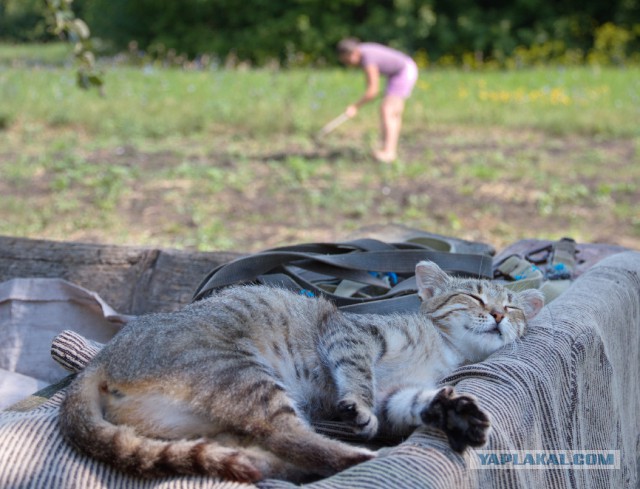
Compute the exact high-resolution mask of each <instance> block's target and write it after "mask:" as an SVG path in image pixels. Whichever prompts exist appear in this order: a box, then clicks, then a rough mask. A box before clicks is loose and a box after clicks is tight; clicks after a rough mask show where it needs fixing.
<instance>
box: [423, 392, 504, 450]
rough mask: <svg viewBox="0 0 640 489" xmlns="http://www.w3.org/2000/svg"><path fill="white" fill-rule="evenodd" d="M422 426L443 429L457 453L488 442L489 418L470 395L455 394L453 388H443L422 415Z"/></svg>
mask: <svg viewBox="0 0 640 489" xmlns="http://www.w3.org/2000/svg"><path fill="white" fill-rule="evenodd" d="M421 417H422V421H423V422H424V423H425V424H429V425H433V426H437V427H438V428H440V429H442V430H443V431H444V432H445V433H446V434H447V438H448V440H449V445H451V448H453V449H454V450H455V451H457V452H462V451H463V450H464V449H465V448H466V447H467V446H469V445H470V446H472V447H479V446H482V445H484V444H485V443H486V442H487V436H488V434H489V427H490V425H491V423H490V422H489V416H488V415H487V413H485V412H484V411H483V410H482V409H481V408H480V407H479V406H478V402H477V401H476V399H475V398H474V397H472V396H469V395H464V394H463V395H458V394H456V392H455V391H454V389H453V387H449V386H447V387H443V388H442V389H440V391H438V393H437V394H436V395H435V397H434V398H433V400H432V401H431V402H430V403H429V405H428V406H427V407H426V408H425V409H424V410H423V411H422V413H421Z"/></svg>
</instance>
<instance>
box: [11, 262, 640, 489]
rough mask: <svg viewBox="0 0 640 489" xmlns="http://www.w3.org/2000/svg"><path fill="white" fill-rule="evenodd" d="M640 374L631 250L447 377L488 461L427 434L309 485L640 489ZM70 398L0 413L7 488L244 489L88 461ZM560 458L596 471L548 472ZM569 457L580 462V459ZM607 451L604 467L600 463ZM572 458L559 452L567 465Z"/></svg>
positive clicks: (638, 288)
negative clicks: (468, 409)
mask: <svg viewBox="0 0 640 489" xmlns="http://www.w3.org/2000/svg"><path fill="white" fill-rule="evenodd" d="M79 354H86V352H82V351H80V352H79ZM639 377H640V253H637V252H628V253H621V254H618V255H614V256H612V257H609V258H607V259H605V260H603V261H602V262H600V263H598V264H597V265H596V266H594V267H593V268H591V269H590V270H588V271H587V272H586V273H584V274H583V275H582V276H581V277H580V278H579V279H577V280H576V282H575V283H574V284H573V285H572V287H571V288H570V289H569V290H568V291H567V292H565V293H564V294H563V295H562V296H561V297H560V298H559V299H557V300H556V301H554V302H553V303H551V304H550V305H549V306H548V307H545V309H544V310H543V311H542V312H541V314H540V315H539V316H538V317H537V318H536V319H535V320H534V321H533V323H532V324H531V327H530V330H529V332H528V334H527V335H526V336H525V338H524V339H523V341H522V342H520V343H518V344H517V345H516V346H515V347H513V348H508V349H505V350H502V351H500V352H497V353H496V354H495V355H493V356H492V357H491V358H489V359H488V360H487V361H485V362H482V363H480V364H475V365H470V366H467V367H463V368H460V369H458V370H457V371H456V372H455V373H454V375H452V376H451V377H450V378H449V379H445V381H444V382H446V383H448V384H455V385H456V388H457V390H458V391H460V392H467V393H471V394H474V395H475V396H477V397H478V398H479V399H480V402H481V404H482V405H483V406H484V407H485V409H486V410H487V411H488V412H489V413H491V416H492V426H493V429H492V433H491V436H490V439H489V443H488V445H487V446H486V447H484V448H483V450H484V451H483V452H481V451H478V450H467V451H466V452H465V453H464V454H463V455H459V454H457V453H455V452H453V451H452V450H450V449H449V448H448V446H447V443H446V440H445V438H444V437H443V435H442V434H441V433H439V432H438V431H437V430H431V429H424V430H418V431H417V432H415V433H414V434H413V435H412V436H411V437H410V438H409V439H408V440H406V441H405V442H404V443H402V444H400V445H399V446H397V447H394V448H391V449H389V450H388V451H387V452H386V453H385V455H384V456H381V457H380V458H378V459H376V460H373V461H370V462H367V463H365V464H362V465H360V466H356V467H353V468H352V469H350V470H347V471H345V472H343V473H341V474H338V475H336V476H334V477H331V478H329V479H325V480H323V481H319V482H317V483H314V484H311V485H310V486H309V487H314V488H345V487H349V488H357V487H362V488H365V487H366V488H371V487H380V488H390V487H398V488H410V487H421V488H426V487H434V488H435V487H438V488H448V487H450V488H471V487H479V488H490V487H496V488H503V487H504V488H511V487H525V488H526V487H531V488H534V487H535V488H544V487H548V488H595V487H602V488H610V487H616V488H625V487H628V488H632V487H637V486H638V484H639V482H640V476H639V474H638V470H639V467H640V464H639V459H638V455H639V453H640V415H639V414H638V407H639V406H640V382H639V380H640V379H639ZM61 396H62V393H60V394H59V395H56V396H54V397H53V398H52V399H51V400H50V401H48V402H47V403H45V404H43V405H42V406H40V407H38V408H35V409H32V410H29V411H24V412H18V411H4V412H2V413H0V487H11V488H14V487H16V488H17V487H34V488H35V487H65V488H82V489H84V488H88V487H89V488H98V487H99V488H102V487H104V488H107V487H109V488H111V487H165V488H178V487H180V488H183V487H194V488H203V487H216V488H217V489H220V488H230V487H243V486H242V485H239V484H231V483H223V482H220V483H214V482H213V481H212V480H210V479H206V478H174V479H164V480H161V481H141V480H137V479H133V478H130V477H128V476H125V475H122V474H120V473H117V472H115V471H113V470H111V469H110V468H108V467H106V466H104V465H102V464H99V463H96V462H94V461H92V460H89V459H86V458H84V457H82V456H80V455H78V454H77V453H76V452H74V451H73V450H72V449H71V448H70V447H68V446H67V445H66V444H65V443H64V441H63V440H62V439H61V437H60V436H59V434H58V431H57V426H56V413H57V405H58V403H59V401H60V399H61ZM553 451H561V452H562V454H565V453H566V454H567V456H568V457H569V459H570V460H574V461H575V460H583V461H585V460H586V461H589V460H592V461H594V463H593V464H590V463H584V464H582V465H576V466H573V467H569V466H566V465H555V464H547V463H544V461H545V460H546V461H547V462H548V461H549V460H550V458H549V456H550V455H551V454H553V453H555V452H553ZM569 451H573V454H574V455H576V456H578V457H581V458H578V459H571V458H570V454H569ZM540 452H542V453H543V454H546V455H545V456H544V457H543V458H542V459H539V460H538V461H537V462H536V463H533V464H531V463H530V464H526V463H525V464H524V465H518V466H512V465H510V464H504V465H500V464H499V463H498V464H496V463H490V461H491V460H500V461H506V460H507V458H505V457H510V456H513V455H514V454H518V455H520V456H521V457H522V458H521V459H520V460H521V461H526V460H527V458H526V457H527V455H528V456H529V457H532V456H533V455H535V454H538V455H539V454H540ZM596 453H600V454H601V455H602V454H604V459H601V460H600V461H598V459H597V458H590V457H592V456H596V455H595V454H596ZM490 454H493V455H494V456H495V457H501V458H491V457H490ZM562 454H556V455H557V457H560V458H559V459H560V460H562V461H564V460H565V459H564V458H561V455H562ZM608 454H613V455H612V457H610V456H609V455H608ZM545 457H546V458H545ZM528 460H531V458H529V459H528ZM540 460H542V462H541V461H540ZM553 460H556V459H553ZM595 462H602V463H595ZM616 467H619V468H616ZM260 485H261V487H265V488H287V487H293V486H292V485H290V484H287V483H284V482H281V481H265V482H263V483H261V484H260ZM244 487H247V486H244Z"/></svg>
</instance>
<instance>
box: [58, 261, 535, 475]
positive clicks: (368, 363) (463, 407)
mask: <svg viewBox="0 0 640 489" xmlns="http://www.w3.org/2000/svg"><path fill="white" fill-rule="evenodd" d="M416 277H417V283H418V290H419V295H420V296H421V298H422V299H423V304H422V307H421V311H420V312H419V313H415V314H401V315H392V316H379V315H357V314H347V313H343V312H341V311H339V310H338V309H337V308H336V307H335V306H334V305H333V304H332V303H330V302H328V301H326V300H324V299H320V298H318V299H312V298H307V297H304V296H302V295H297V294H295V293H293V292H291V291H287V290H283V289H278V288H270V287H264V286H243V287H235V288H229V289H225V290H222V291H220V292H219V293H218V294H217V295H215V296H213V297H211V298H209V299H205V300H202V301H200V302H197V303H195V304H191V305H189V306H187V307H185V308H184V309H182V310H180V311H177V312H174V313H167V314H154V315H148V316H143V317H139V318H137V319H134V320H133V321H132V322H130V323H129V324H128V325H127V326H126V327H125V328H124V329H123V330H122V331H121V332H120V333H119V334H118V335H117V336H116V337H115V338H114V339H113V340H112V341H111V342H110V343H109V344H108V345H106V346H105V348H104V349H103V350H102V351H101V352H100V353H99V354H98V356H97V357H96V358H95V359H94V360H93V361H92V362H91V364H90V365H89V367H87V369H86V370H85V371H84V372H83V373H82V374H80V375H79V377H78V378H77V379H76V380H75V381H74V383H73V384H72V385H71V387H70V388H69V390H68V394H67V397H66V400H65V401H64V403H63V405H62V408H61V412H60V426H61V428H62V431H63V433H64V434H65V435H66V438H67V439H68V440H69V441H70V442H71V443H72V444H74V445H75V446H76V447H78V448H79V449H80V450H81V451H83V452H85V453H87V454H89V455H91V456H93V457H96V458H98V459H99V460H102V461H104V462H107V463H110V464H113V465H114V466H116V467H118V468H120V469H122V470H126V471H129V472H133V473H135V474H140V475H143V476H160V475H166V474H175V473H181V474H193V473H196V474H197V473H203V474H209V475H212V476H219V477H223V478H228V479H234V480H239V481H255V480H259V479H262V478H265V477H279V478H287V479H292V480H302V479H304V478H306V477H307V476H324V475H329V474H332V473H335V472H337V471H340V470H342V469H345V468H347V467H349V466H351V465H354V464H357V463H360V462H363V461H365V460H368V459H370V458H372V457H374V456H375V453H374V452H372V451H369V450H367V449H364V448H358V447H354V446H351V445H348V444H346V443H342V442H339V441H336V440H332V439H329V438H327V437H325V436H322V435H320V434H317V433H315V432H314V431H313V429H312V428H311V427H310V421H312V420H329V419H335V418H336V417H338V418H341V419H343V420H344V421H347V422H348V423H350V424H351V426H352V427H353V430H354V431H355V432H357V433H360V434H361V435H362V437H363V438H365V439H366V438H370V437H372V436H374V435H375V434H376V433H378V432H381V431H385V432H393V433H399V434H405V433H407V434H408V433H410V432H411V430H413V429H414V428H415V427H416V426H419V425H420V424H422V423H430V424H435V425H436V426H439V427H441V428H442V429H444V430H445V432H446V433H447V435H448V437H449V440H450V442H451V445H452V447H453V448H454V449H456V450H462V449H464V448H465V447H466V446H467V445H474V446H478V445H481V444H483V443H484V442H485V441H486V436H487V431H488V428H489V420H488V417H487V415H486V414H485V413H484V412H483V411H482V410H481V409H480V408H479V407H478V405H477V403H476V401H475V399H474V398H472V397H470V396H465V395H458V394H456V393H455V392H454V391H453V389H452V388H450V387H445V388H442V389H439V390H438V389H436V382H437V381H438V379H440V378H442V377H443V376H445V375H446V374H448V373H450V372H451V371H452V370H453V369H455V368H456V367H457V366H459V365H461V364H463V363H465V362H474V361H479V360H482V359H484V358H486V357H487V356H488V355H489V354H491V353H492V352H493V351H495V350H497V349H498V348H500V347H501V346H503V345H505V344H507V343H510V342H512V341H514V340H515V339H516V338H518V337H519V336H521V335H522V334H523V333H524V330H525V324H526V320H527V319H528V318H530V317H533V316H534V315H535V314H536V313H537V312H538V310H539V309H540V307H542V303H543V299H542V296H541V294H540V293H539V292H537V291H533V290H532V291H526V292H520V293H513V292H509V291H507V290H505V289H504V288H502V287H500V286H499V285H496V284H495V283H492V282H490V281H481V280H469V279H457V278H451V277H449V276H448V275H447V274H445V273H444V272H443V271H442V270H441V269H440V268H439V267H438V266H437V265H435V264H433V263H431V262H421V263H419V264H418V265H417V267H416Z"/></svg>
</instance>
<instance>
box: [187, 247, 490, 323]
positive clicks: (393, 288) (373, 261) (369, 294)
mask: <svg viewBox="0 0 640 489" xmlns="http://www.w3.org/2000/svg"><path fill="white" fill-rule="evenodd" d="M425 243H428V244H425ZM436 247H437V248H438V249H440V250H443V249H450V248H451V247H450V246H448V243H447V242H446V240H442V239H437V238H422V239H415V240H412V241H405V242H402V243H386V242H383V241H379V240H375V239H358V240H354V241H347V242H343V243H307V244H299V245H294V246H284V247H280V248H273V249H269V250H265V251H262V252H260V253H256V254H253V255H248V256H245V257H241V258H238V259H236V260H234V261H232V262H230V263H227V264H225V265H221V266H219V267H217V268H215V269H214V270H212V271H211V272H210V273H209V274H208V275H207V276H206V277H205V278H204V280H203V281H202V282H201V283H200V285H199V286H198V288H197V289H196V292H195V294H194V297H193V300H194V301H197V300H200V299H203V298H205V297H208V296H209V295H211V294H212V293H213V292H214V291H215V290H217V289H220V288H223V287H228V286H231V285H239V284H270V285H277V286H280V287H286V288H289V289H292V290H294V291H297V292H298V293H300V294H304V295H308V296H324V297H327V298H329V299H331V300H332V301H334V302H335V304H336V305H337V306H338V307H340V308H341V309H343V310H346V311H351V312H359V313H376V314H388V313H393V312H400V311H407V310H416V309H418V308H419V304H420V300H419V298H418V297H417V295H416V281H415V267H416V264H417V263H418V262H419V261H421V260H430V261H433V262H435V263H437V264H438V265H439V266H440V267H441V268H442V269H443V270H445V271H446V272H448V273H450V274H452V275H457V276H464V277H474V278H492V277H493V269H492V257H491V255H490V254H489V252H487V253H458V252H451V251H438V250H437V249H436ZM487 248H488V247H487ZM488 249H490V248H488Z"/></svg>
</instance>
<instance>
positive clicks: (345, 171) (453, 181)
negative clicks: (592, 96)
mask: <svg viewBox="0 0 640 489" xmlns="http://www.w3.org/2000/svg"><path fill="white" fill-rule="evenodd" d="M362 140H363V135H362V134H357V133H355V134H346V135H344V134H343V135H342V136H339V137H333V138H332V139H330V140H329V141H327V142H325V143H323V144H312V143H310V142H307V143H304V142H300V140H296V141H294V140H292V139H287V138H286V137H281V138H274V139H273V140H271V141H268V142H265V141H258V142H256V141H251V140H247V141H246V144H244V143H243V142H242V141H240V142H238V140H237V139H236V140H234V141H233V142H228V141H225V140H224V139H217V140H213V141H211V142H210V143H207V144H208V145H203V144H204V143H198V144H196V146H194V147H191V146H189V145H188V144H185V145H183V147H181V148H171V147H169V148H167V147H166V146H164V147H162V148H161V149H158V150H157V151H152V150H143V149H140V148H136V147H135V146H116V147H113V148H106V149H90V148H89V149H83V148H78V149H77V151H78V154H79V155H80V156H81V157H82V158H83V159H84V161H86V162H87V163H89V164H92V165H95V166H97V167H98V168H106V167H108V166H114V167H121V168H124V169H128V170H130V171H129V172H128V173H127V176H126V178H124V180H123V181H122V185H121V186H122V187H124V190H123V188H120V190H118V191H119V192H120V193H119V194H118V196H117V198H115V200H114V202H113V204H112V206H111V207H106V208H105V207H104V206H103V207H102V208H100V207H99V206H98V208H96V199H97V198H96V195H95V192H96V191H97V190H96V189H95V188H90V189H86V188H85V189H84V190H83V189H82V179H80V180H79V181H78V182H75V183H73V184H72V185H70V186H69V188H66V189H65V190H64V192H67V194H66V195H64V196H61V194H60V191H56V190H55V189H54V188H52V186H51V181H52V174H51V171H49V170H46V171H39V172H36V173H35V174H34V175H33V176H32V177H31V181H30V182H29V183H28V185H27V186H28V188H29V191H28V194H29V195H28V199H29V205H30V206H31V207H32V209H33V210H34V212H36V213H37V212H40V213H41V214H42V215H46V214H47V212H46V210H47V207H48V206H49V207H50V206H51V205H52V204H51V202H52V201H53V200H56V199H58V200H60V199H63V200H66V201H69V202H73V201H74V199H75V200H76V201H79V202H80V204H79V205H77V206H76V207H73V206H72V205H71V204H70V205H69V206H68V207H69V208H68V209H66V210H65V209H64V206H61V207H63V210H62V211H61V212H59V213H58V214H57V215H56V218H55V219H52V218H51V217H49V218H47V219H48V220H47V219H44V218H43V219H41V221H43V222H38V225H32V226H30V227H29V228H28V229H26V231H22V232H20V233H19V234H21V235H24V236H27V237H35V238H52V239H67V240H76V241H88V242H96V241H97V242H103V243H115V244H134V245H147V246H148V245H157V246H172V247H181V248H199V249H233V250H235V251H257V250H260V249H265V248H269V247H274V246H279V245H283V244H290V243H294V242H308V241H335V240H339V239H343V238H344V237H345V236H347V235H349V234H350V233H352V232H353V231H354V230H355V229H358V228H361V227H366V226H371V225H380V224H388V223H397V224H403V225H406V226H410V227H414V228H420V229H424V230H426V231H431V232H436V233H440V234H445V235H450V236H455V237H458V238H462V239H469V240H475V241H482V242H485V243H489V244H491V245H492V246H494V247H495V248H497V249H498V250H499V249H501V248H502V247H504V246H506V245H508V244H510V243H513V242H514V241H517V240H519V239H526V238H545V239H546V238H548V239H556V238H559V237H562V236H571V237H573V238H575V239H576V240H578V241H581V242H603V243H608V244H617V245H621V246H626V247H629V248H633V249H640V211H639V209H640V164H639V163H640V162H639V156H638V154H639V152H638V148H637V147H636V144H637V142H636V141H633V140H627V139H617V140H616V139H613V140H612V139H603V140H600V139H597V138H593V137H589V136H576V135H572V136H566V137H563V136H549V135H548V134H545V133H542V132H536V131H526V130H509V129H504V128H469V127H446V128H432V129H429V130H428V131H423V132H420V133H418V132H413V133H407V134H404V136H403V143H402V147H401V158H402V159H401V161H399V162H397V163H396V164H393V165H387V166H385V165H382V164H379V163H377V162H375V161H373V160H372V159H371V158H370V157H369V156H368V152H367V151H366V150H365V145H364V144H363V143H362ZM13 156H15V155H13ZM10 158H12V154H11V153H4V154H0V164H2V161H3V160H7V159H10ZM118 188H119V187H118ZM98 190H100V189H98ZM0 194H2V195H3V196H4V197H5V201H6V199H7V198H11V199H14V200H15V201H20V200H21V199H24V198H25V197H24V195H23V194H24V185H23V186H22V188H20V187H16V186H14V185H12V184H11V182H9V181H5V180H4V179H3V180H0ZM25 202H26V201H25ZM25 205H26V204H25ZM55 205H57V206H60V205H61V204H60V202H57V203H56V204H55ZM90 209H93V210H90ZM0 210H1V209H0ZM91 213H92V214H91ZM89 214H91V215H92V216H93V217H91V218H87V215H89ZM5 234H7V233H6V232H5Z"/></svg>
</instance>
